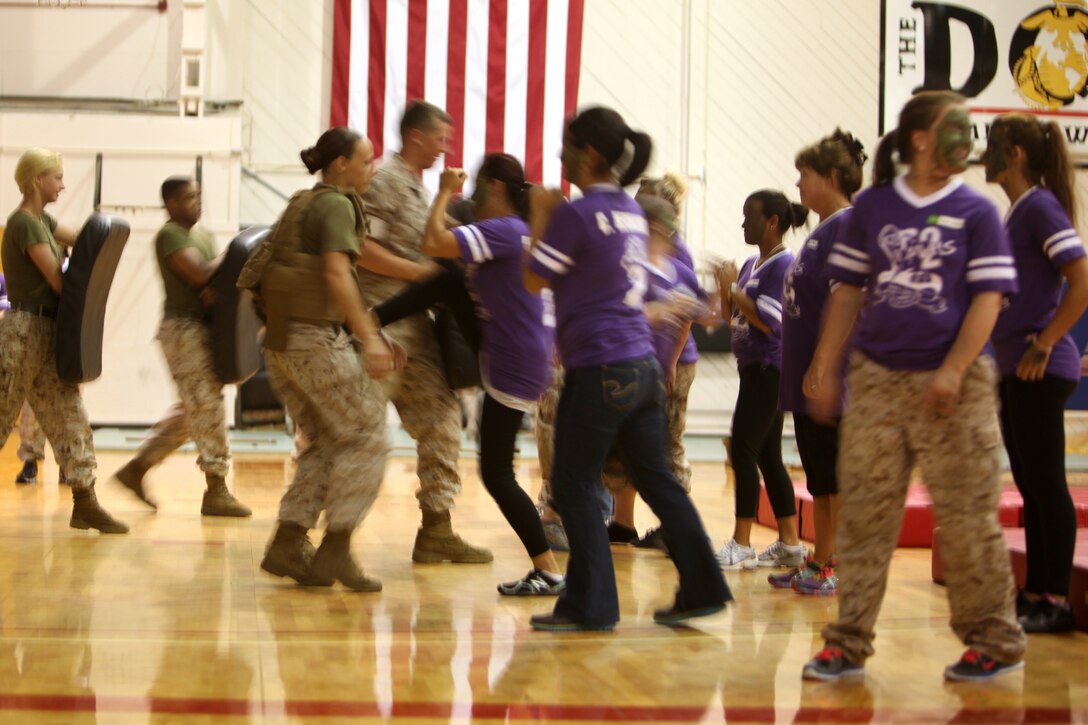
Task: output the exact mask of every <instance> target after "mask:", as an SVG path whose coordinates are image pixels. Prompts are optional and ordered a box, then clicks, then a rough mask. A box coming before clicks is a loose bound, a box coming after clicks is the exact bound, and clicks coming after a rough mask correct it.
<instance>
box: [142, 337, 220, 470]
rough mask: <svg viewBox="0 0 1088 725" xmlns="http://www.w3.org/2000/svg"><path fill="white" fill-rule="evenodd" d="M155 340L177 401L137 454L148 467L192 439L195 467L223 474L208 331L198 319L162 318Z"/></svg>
mask: <svg viewBox="0 0 1088 725" xmlns="http://www.w3.org/2000/svg"><path fill="white" fill-rule="evenodd" d="M158 340H159V344H161V345H162V353H163V356H164V357H165V358H166V365H167V367H168V368H170V375H171V377H173V378H174V384H175V385H176V386H177V389H178V402H177V403H174V405H172V406H171V407H170V409H169V410H168V411H166V415H165V416H163V418H162V419H161V420H160V421H159V422H158V423H156V424H155V427H154V428H152V429H151V432H150V433H149V434H148V436H147V439H146V440H144V442H143V443H142V444H140V451H139V453H138V454H137V457H138V458H139V459H140V460H141V461H142V462H143V463H144V464H145V465H146V466H147V467H148V468H150V467H151V466H155V465H157V464H159V463H161V462H162V461H163V460H164V459H165V458H166V457H167V456H169V455H170V454H171V453H173V452H174V451H176V450H177V449H178V448H180V447H181V446H182V445H184V444H185V442H186V441H188V440H190V439H192V441H193V442H194V443H195V444H196V450H197V453H198V456H197V461H196V462H197V465H198V466H200V470H202V471H204V473H206V474H208V475H212V476H220V477H223V478H225V477H226V475H227V473H228V472H229V471H230V448H229V446H228V444H227V420H226V409H225V407H224V405H223V384H222V383H221V382H219V378H218V377H217V376H216V374H215V367H214V365H213V363H212V347H211V332H210V331H209V330H208V326H207V325H206V324H205V323H203V322H201V321H200V320H193V319H182V318H179V319H170V320H163V321H162V324H161V325H159V335H158Z"/></svg>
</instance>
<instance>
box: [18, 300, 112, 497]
mask: <svg viewBox="0 0 1088 725" xmlns="http://www.w3.org/2000/svg"><path fill="white" fill-rule="evenodd" d="M55 339H56V337H55V333H54V323H53V320H52V319H50V318H48V317H42V316H40V315H35V314H31V313H29V312H21V311H17V310H12V311H11V312H8V313H6V314H5V315H4V316H3V318H2V319H0V445H3V443H4V442H6V441H7V439H8V435H10V434H11V430H12V428H13V427H14V426H15V422H16V417H17V416H18V415H19V411H20V410H21V409H22V407H23V402H24V401H26V402H27V403H29V404H30V407H31V408H33V409H34V413H35V415H36V416H37V418H38V422H39V424H40V425H41V427H42V430H43V431H45V435H46V438H48V439H49V442H50V444H52V446H53V451H54V452H55V453H56V456H57V461H58V463H59V464H60V466H61V468H63V469H64V471H65V472H66V474H67V476H68V483H69V484H71V486H72V488H73V489H74V490H76V491H85V490H87V489H89V488H90V487H91V485H92V484H94V480H95V475H94V471H95V468H96V464H95V458H94V439H93V437H92V434H91V426H90V424H89V423H88V422H87V411H86V410H84V408H83V400H82V398H80V395H79V386H78V385H75V384H73V383H63V382H61V381H60V379H59V378H58V377H57V365H56V362H55V359H56V353H55V350H54V343H55Z"/></svg>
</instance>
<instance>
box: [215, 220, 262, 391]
mask: <svg viewBox="0 0 1088 725" xmlns="http://www.w3.org/2000/svg"><path fill="white" fill-rule="evenodd" d="M269 231H270V229H269V228H268V227H250V228H249V229H246V230H244V231H243V232H242V233H241V234H239V235H238V236H236V237H235V238H234V239H232V240H231V242H230V245H229V246H228V247H227V252H226V254H225V255H224V256H223V262H222V263H221V264H220V265H219V269H218V270H216V272H215V275H214V276H213V277H212V281H211V285H212V290H213V291H214V292H215V303H214V304H213V305H212V360H213V362H214V363H215V374H216V375H217V376H218V377H219V381H220V382H222V383H223V384H224V385H230V384H232V383H240V382H242V381H244V380H247V379H248V378H250V377H252V376H253V375H254V374H255V373H256V372H257V370H258V369H259V368H260V366H261V340H260V331H261V326H262V325H263V324H264V323H262V322H261V318H259V317H258V316H257V311H256V310H255V309H254V307H253V293H251V292H250V291H249V290H242V289H238V285H237V282H238V275H239V274H240V273H241V271H242V267H243V266H245V263H246V260H247V259H249V255H250V253H251V252H252V251H253V250H254V249H256V248H257V245H258V244H260V242H261V239H263V238H264V237H265V236H266V235H267V234H268V233H269Z"/></svg>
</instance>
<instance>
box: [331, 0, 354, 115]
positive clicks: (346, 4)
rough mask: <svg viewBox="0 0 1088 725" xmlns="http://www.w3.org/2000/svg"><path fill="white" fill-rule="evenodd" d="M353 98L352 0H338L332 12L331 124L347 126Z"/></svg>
mask: <svg viewBox="0 0 1088 725" xmlns="http://www.w3.org/2000/svg"><path fill="white" fill-rule="evenodd" d="M350 98H351V0H336V6H335V7H334V8H333V14H332V105H331V108H329V125H330V126H346V125H347V123H348V100H349V99H350Z"/></svg>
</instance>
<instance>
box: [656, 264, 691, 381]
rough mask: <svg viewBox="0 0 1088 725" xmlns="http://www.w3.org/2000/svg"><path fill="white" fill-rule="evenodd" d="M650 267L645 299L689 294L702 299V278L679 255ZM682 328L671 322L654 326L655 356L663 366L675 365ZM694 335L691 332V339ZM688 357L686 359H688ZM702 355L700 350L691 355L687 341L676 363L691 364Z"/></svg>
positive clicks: (666, 299) (687, 295)
mask: <svg viewBox="0 0 1088 725" xmlns="http://www.w3.org/2000/svg"><path fill="white" fill-rule="evenodd" d="M646 268H647V270H648V271H649V282H650V288H649V291H648V293H647V295H646V299H647V300H650V301H655V302H667V301H669V300H672V299H675V298H676V297H677V296H682V297H688V298H690V299H692V300H698V299H701V296H700V294H699V292H700V290H699V281H698V280H697V279H696V278H695V273H694V272H692V271H691V270H690V269H688V268H687V267H685V266H684V265H683V264H682V263H681V262H680V260H679V259H665V260H663V263H662V265H661V266H660V267H657V266H654V265H653V264H648V265H647V267H646ZM678 333H679V330H678V329H677V328H676V327H675V326H672V325H665V326H663V327H662V328H661V329H656V328H655V329H654V357H656V358H657V362H658V363H660V364H661V367H662V369H668V368H669V367H670V366H671V365H672V356H673V354H674V353H675V352H676V337H677V334H678ZM690 339H691V335H690V334H689V335H688V340H689V341H690ZM685 358H686V359H685ZM698 359H699V353H698V352H695V355H694V357H691V356H689V355H688V348H687V345H686V344H685V345H684V349H683V350H681V352H680V357H679V358H678V359H677V361H676V362H677V363H678V364H680V365H688V364H691V363H693V362H696V361H697V360H698Z"/></svg>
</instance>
